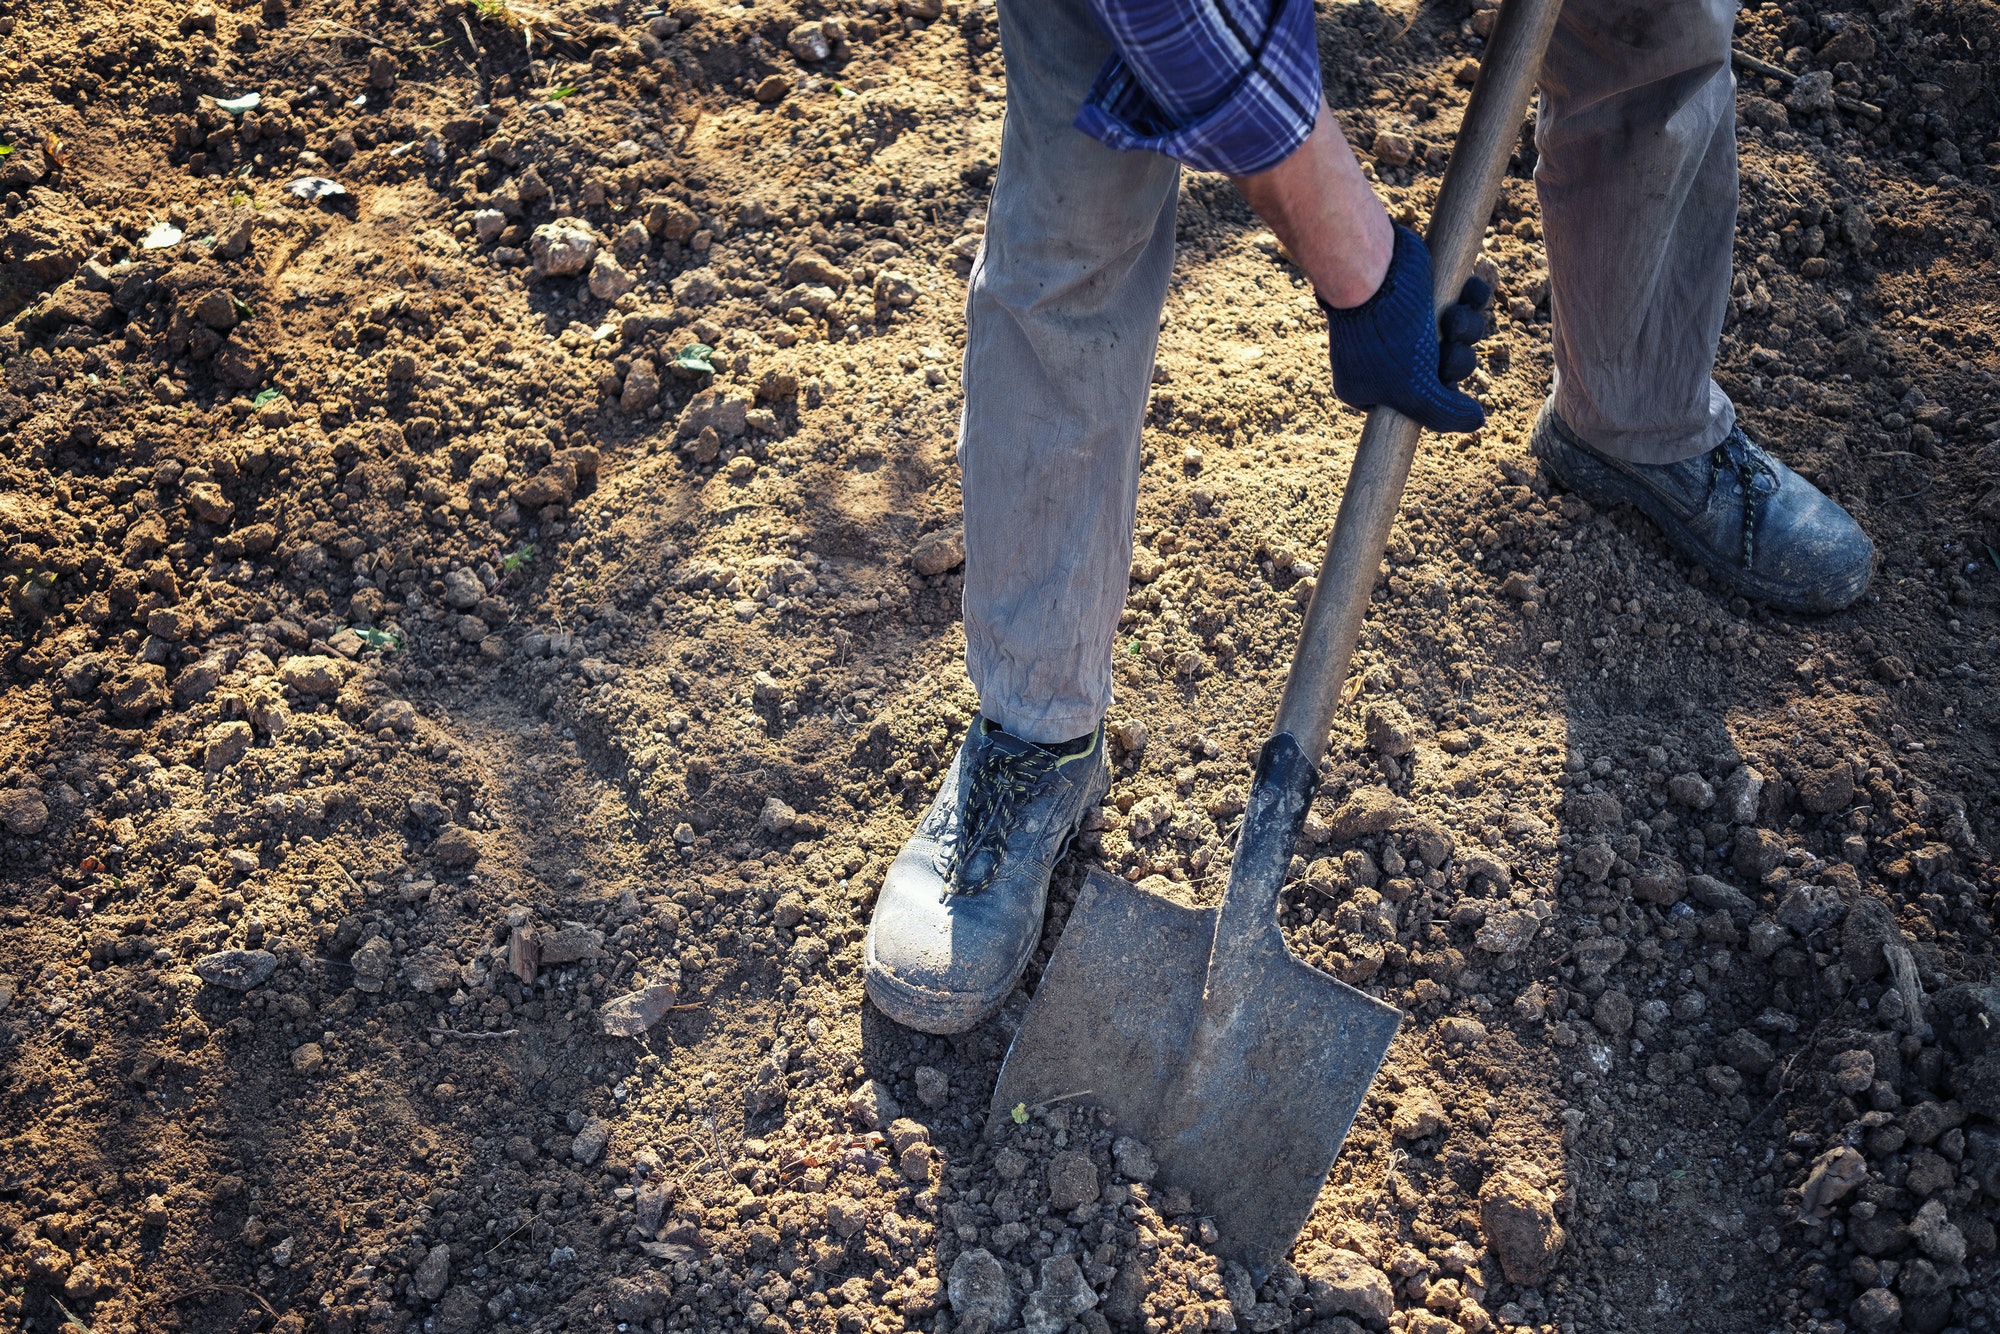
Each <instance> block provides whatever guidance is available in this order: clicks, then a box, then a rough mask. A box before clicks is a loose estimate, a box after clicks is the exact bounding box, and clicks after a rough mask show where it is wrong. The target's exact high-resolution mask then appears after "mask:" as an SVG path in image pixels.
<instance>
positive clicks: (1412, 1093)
mask: <svg viewBox="0 0 2000 1334" xmlns="http://www.w3.org/2000/svg"><path fill="white" fill-rule="evenodd" d="M1448 1124H1450V1123H1449V1122H1448V1121H1447V1120H1446V1118H1445V1113H1444V1104H1443V1103H1441V1102H1439V1101H1438V1098H1437V1095H1436V1094H1435V1093H1432V1092H1431V1091H1430V1090H1429V1089H1427V1088H1422V1087H1417V1088H1412V1089H1410V1090H1409V1091H1408V1092H1406V1093H1405V1094H1404V1095H1403V1097H1402V1100H1401V1101H1400V1102H1398V1103H1397V1104H1396V1114H1395V1116H1394V1117H1393V1118H1392V1119H1391V1120H1390V1122H1389V1133H1390V1134H1391V1135H1393V1136H1394V1137H1395V1138H1397V1139H1402V1140H1408V1139H1422V1138H1424V1137H1425V1136H1426V1135H1434V1134H1436V1133H1437V1132H1438V1131H1440V1130H1442V1129H1444V1128H1445V1126H1447V1125H1448Z"/></svg>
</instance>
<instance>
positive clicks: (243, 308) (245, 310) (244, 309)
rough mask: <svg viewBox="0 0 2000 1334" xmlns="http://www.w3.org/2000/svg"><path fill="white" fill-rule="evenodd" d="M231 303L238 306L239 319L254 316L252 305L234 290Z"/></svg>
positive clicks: (275, 391)
mask: <svg viewBox="0 0 2000 1334" xmlns="http://www.w3.org/2000/svg"><path fill="white" fill-rule="evenodd" d="M229 304H230V305H232V306H234V307H235V308H236V316H237V318H238V319H244V320H247V319H251V318H253V315H252V312H251V310H250V307H249V306H247V305H245V304H243V298H242V297H240V296H237V295H236V294H235V293H233V292H232V293H230V296H229ZM264 392H265V393H267V394H275V393H277V392H278V391H277V390H275V389H267V390H265V391H264Z"/></svg>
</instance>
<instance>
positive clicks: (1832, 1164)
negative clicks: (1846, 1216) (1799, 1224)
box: [1799, 1144, 1868, 1223]
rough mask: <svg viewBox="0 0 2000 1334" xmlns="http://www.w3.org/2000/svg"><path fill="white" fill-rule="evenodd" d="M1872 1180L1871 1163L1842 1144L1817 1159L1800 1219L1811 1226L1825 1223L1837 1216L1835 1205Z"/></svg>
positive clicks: (1803, 1197)
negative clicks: (1811, 1224)
mask: <svg viewBox="0 0 2000 1334" xmlns="http://www.w3.org/2000/svg"><path fill="white" fill-rule="evenodd" d="M1867 1179H1868V1160H1867V1159H1865V1158H1863V1157H1862V1156H1861V1155H1860V1154H1859V1153H1857V1152H1856V1151H1855V1150H1853V1149H1851V1148H1849V1147H1847V1146H1846V1145H1844V1144H1843V1145H1840V1146H1839V1147H1837V1148H1832V1149H1828V1150H1827V1151H1826V1152H1825V1153H1823V1154H1821V1155H1820V1156H1819V1157H1818V1158H1816V1159H1814V1160H1813V1165H1812V1170H1811V1171H1810V1172H1809V1173H1807V1175H1806V1184H1805V1187H1804V1189H1803V1190H1802V1191H1801V1192H1800V1194H1799V1217H1800V1219H1802V1220H1803V1221H1805V1222H1808V1223H1823V1222H1825V1221H1826V1220H1827V1219H1828V1218H1829V1217H1831V1216H1832V1214H1833V1206H1834V1205H1835V1204H1837V1203H1839V1202H1840V1201H1841V1200H1844V1199H1846V1198H1847V1196H1848V1195H1849V1194H1851V1193H1852V1192H1853V1190H1854V1188H1855V1187H1856V1186H1859V1185H1860V1184H1861V1183H1862V1182H1863V1181H1866V1180H1867Z"/></svg>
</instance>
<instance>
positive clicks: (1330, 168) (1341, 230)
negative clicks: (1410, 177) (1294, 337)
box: [1233, 102, 1396, 306]
mask: <svg viewBox="0 0 2000 1334" xmlns="http://www.w3.org/2000/svg"><path fill="white" fill-rule="evenodd" d="M1233 179H1234V180H1235V182H1236V187H1237V189H1239V190H1241V191H1242V192H1243V197H1244V198H1245V199H1246V200H1248V201H1249V203H1250V207H1251V208H1253V209H1255V210H1256V211H1257V216H1258V217H1260V218H1262V219H1263V220H1264V222H1265V223H1266V225H1268V226H1269V227H1270V229H1271V230H1272V231H1273V232H1275V233H1277V236H1278V239H1279V240H1280V241H1282V242H1284V243H1285V248H1286V249H1287V250H1289V251H1290V252H1291V254H1292V258H1293V259H1294V260H1295V261H1296V262H1297V263H1298V265H1299V267H1300V268H1302V269H1304V270H1305V274H1306V277H1307V278H1308V279H1309V280H1310V281H1311V282H1312V285H1313V288H1314V290H1315V291H1317V292H1318V293H1319V296H1320V299H1321V300H1322V301H1324V302H1326V303H1327V304H1328V305H1329V306H1358V305H1360V304H1361V303H1362V302H1364V301H1366V300H1367V299H1368V298H1369V297H1371V296H1373V295H1374V294H1375V289H1376V288H1378V287H1380V286H1381V285H1382V275H1383V274H1385V273H1387V272H1388V270H1389V260H1390V256H1391V254H1392V253H1393V251H1394V249H1395V243H1396V237H1395V231H1394V229H1393V228H1392V227H1391V226H1390V225H1389V215H1388V214H1387V213H1386V212H1385V211H1384V210H1383V208H1382V201H1381V200H1380V199H1378V198H1376V196H1375V191H1374V189H1373V188H1372V187H1370V185H1369V184H1368V178H1367V177H1365V176H1363V175H1362V174H1361V164H1360V163H1359V162H1357V161H1356V160H1355V157H1354V150H1353V149H1351V148H1350V147H1348V144H1347V140H1346V138H1345V137H1344V136H1343V135H1342V134H1341V132H1340V126H1339V124H1338V123H1337V122H1336V121H1335V120H1334V119H1333V113H1332V112H1331V111H1329V110H1328V109H1327V107H1326V104H1325V103H1324V102H1322V103H1321V104H1320V108H1319V119H1318V120H1317V121H1316V122H1315V124H1314V126H1313V132H1312V134H1311V135H1309V136H1307V138H1306V141H1305V142H1304V143H1303V144H1301V145H1300V146H1299V147H1298V148H1297V150H1295V151H1294V152H1293V153H1292V155H1291V156H1290V157H1288V158H1286V159H1285V160H1284V161H1283V162H1280V163H1279V164H1278V165H1277V166H1275V167H1272V168H1271V169H1270V170H1269V171H1262V172H1258V173H1257V174H1256V175H1255V176H1238V177H1234V178H1233Z"/></svg>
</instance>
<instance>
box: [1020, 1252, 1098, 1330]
mask: <svg viewBox="0 0 2000 1334" xmlns="http://www.w3.org/2000/svg"><path fill="white" fill-rule="evenodd" d="M1041 1276H1042V1281H1041V1286H1039V1287H1037V1288H1036V1289H1035V1291H1034V1292H1033V1293H1032V1294H1030V1296H1029V1297H1028V1300H1027V1301H1026V1302H1025V1303H1023V1304H1022V1306H1021V1328H1022V1331H1023V1334H1062V1331H1063V1330H1064V1329H1066V1328H1068V1326H1069V1323H1070V1321H1072V1320H1074V1319H1075V1318H1076V1317H1078V1316H1080V1315H1082V1314H1083V1313H1084V1312H1085V1311H1088V1310H1089V1309H1090V1308H1091V1307H1093V1306H1095V1305H1097V1294H1096V1293H1095V1292H1093V1291H1092V1290H1091V1287H1090V1284H1089V1283H1087V1282H1085V1281H1084V1277H1083V1270H1082V1268H1081V1267H1080V1266H1079V1265H1078V1264H1077V1262H1076V1257H1075V1256H1073V1255H1054V1256H1050V1257H1049V1258H1048V1259H1046V1260H1044V1261H1042V1271H1041Z"/></svg>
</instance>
